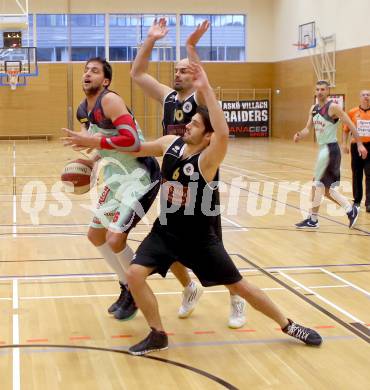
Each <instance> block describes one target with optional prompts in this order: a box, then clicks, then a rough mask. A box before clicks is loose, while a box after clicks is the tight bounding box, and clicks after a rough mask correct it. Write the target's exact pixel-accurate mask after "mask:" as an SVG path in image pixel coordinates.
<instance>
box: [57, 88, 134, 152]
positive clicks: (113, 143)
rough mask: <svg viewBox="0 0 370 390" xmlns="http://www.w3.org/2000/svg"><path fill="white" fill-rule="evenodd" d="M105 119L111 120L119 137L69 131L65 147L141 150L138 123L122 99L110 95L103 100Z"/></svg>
mask: <svg viewBox="0 0 370 390" xmlns="http://www.w3.org/2000/svg"><path fill="white" fill-rule="evenodd" d="M102 107H103V111H104V114H105V117H106V118H108V119H110V120H111V121H112V123H113V124H114V126H115V127H116V129H117V131H118V135H116V136H113V137H105V136H104V135H102V134H99V136H96V135H90V134H89V133H88V132H87V131H86V130H85V131H80V132H79V133H76V132H74V131H72V130H69V129H64V130H65V131H66V132H67V137H65V138H64V140H65V145H67V146H72V147H74V148H75V147H88V148H94V149H108V150H117V151H121V152H122V151H125V152H136V151H138V150H140V139H139V135H138V132H137V129H136V123H135V121H134V120H133V118H132V116H131V115H130V113H129V112H128V110H127V107H126V104H125V103H124V101H123V100H122V98H121V97H120V96H118V95H116V94H114V93H109V94H107V95H105V96H104V98H103V100H102Z"/></svg>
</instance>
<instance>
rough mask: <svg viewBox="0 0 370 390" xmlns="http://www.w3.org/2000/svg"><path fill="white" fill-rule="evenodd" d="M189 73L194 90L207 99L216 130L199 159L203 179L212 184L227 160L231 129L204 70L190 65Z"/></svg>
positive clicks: (198, 66)
mask: <svg viewBox="0 0 370 390" xmlns="http://www.w3.org/2000/svg"><path fill="white" fill-rule="evenodd" d="M189 72H190V73H191V74H192V76H193V85H194V88H195V89H196V90H197V91H199V92H201V93H202V95H203V97H204V99H205V103H206V106H207V108H208V112H209V117H210V121H211V125H212V128H213V130H214V132H213V133H212V135H211V137H210V143H209V146H208V147H206V148H205V149H204V150H203V152H202V153H201V157H200V159H199V165H200V169H201V170H202V173H203V177H204V179H205V180H206V181H208V182H210V181H212V180H213V179H214V177H215V175H216V172H217V169H218V168H219V166H220V164H221V162H222V161H223V159H224V158H225V155H226V152H227V144H228V138H229V128H228V126H227V123H226V120H225V115H224V112H223V111H222V108H221V106H220V105H219V103H218V101H217V99H216V96H215V94H214V92H213V89H212V87H211V85H210V84H209V81H208V78H207V75H206V72H205V71H204V69H203V68H202V67H201V66H200V65H199V64H195V63H192V64H190V65H189Z"/></svg>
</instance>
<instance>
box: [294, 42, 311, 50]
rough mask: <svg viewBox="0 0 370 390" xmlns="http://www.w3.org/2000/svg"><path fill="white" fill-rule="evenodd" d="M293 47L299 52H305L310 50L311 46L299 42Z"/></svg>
mask: <svg viewBox="0 0 370 390" xmlns="http://www.w3.org/2000/svg"><path fill="white" fill-rule="evenodd" d="M293 46H296V47H297V49H298V50H304V49H307V48H308V46H309V44H308V43H301V42H297V43H293Z"/></svg>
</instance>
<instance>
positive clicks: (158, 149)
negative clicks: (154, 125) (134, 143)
mask: <svg viewBox="0 0 370 390" xmlns="http://www.w3.org/2000/svg"><path fill="white" fill-rule="evenodd" d="M176 138H177V137H176V136H175V135H165V136H163V137H161V138H158V139H156V140H155V141H152V142H143V143H142V144H141V148H140V150H139V151H138V152H133V153H129V154H131V155H132V156H135V157H151V156H152V157H161V156H163V155H164V154H165V152H166V150H167V149H168V147H169V146H170V145H171V143H172V142H173V141H174V140H175V139H176Z"/></svg>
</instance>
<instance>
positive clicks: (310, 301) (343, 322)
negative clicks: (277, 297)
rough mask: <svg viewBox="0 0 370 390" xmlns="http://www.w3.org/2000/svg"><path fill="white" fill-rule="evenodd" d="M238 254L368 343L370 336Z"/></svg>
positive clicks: (241, 256)
mask: <svg viewBox="0 0 370 390" xmlns="http://www.w3.org/2000/svg"><path fill="white" fill-rule="evenodd" d="M238 256H239V257H240V258H241V259H243V260H244V261H245V262H246V263H247V264H249V265H251V266H252V267H254V268H255V269H257V270H259V271H260V272H261V273H262V274H264V275H266V276H268V277H269V278H271V279H272V280H274V281H275V282H276V283H277V284H280V286H283V287H285V288H286V289H287V290H289V291H290V292H291V293H293V294H294V295H296V296H297V297H299V298H301V299H302V300H303V301H304V302H306V303H308V304H309V305H311V306H312V307H314V308H315V309H317V310H318V311H320V312H321V313H323V314H325V315H326V316H328V317H329V318H331V319H332V320H333V321H335V322H336V323H338V324H340V325H342V326H343V328H345V329H347V330H348V331H350V332H351V333H353V334H355V335H356V336H358V337H359V338H360V339H362V340H363V341H365V342H367V343H368V344H370V338H369V337H368V336H367V335H366V334H364V333H362V332H361V331H359V330H358V329H356V328H354V327H353V326H351V325H350V324H348V323H347V322H345V321H343V320H342V319H341V318H339V317H338V316H336V315H335V314H333V313H332V312H330V311H329V310H327V309H326V308H325V307H323V306H320V305H319V304H317V303H316V302H315V301H313V300H312V299H310V298H308V297H307V296H305V295H304V294H302V293H300V292H299V291H296V290H295V289H294V288H292V287H291V286H289V284H287V283H285V282H284V281H283V280H280V279H279V278H277V277H276V276H275V275H274V274H272V273H271V272H269V271H267V270H266V269H264V268H262V267H260V266H259V265H258V264H257V263H255V262H254V261H252V260H250V259H249V258H247V257H245V256H243V255H241V254H238Z"/></svg>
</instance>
